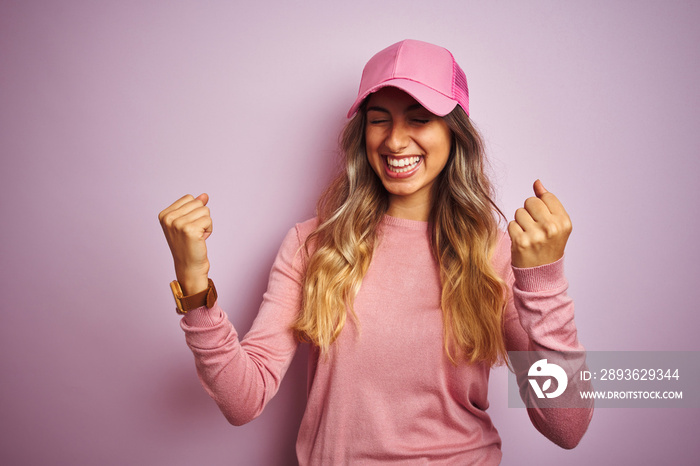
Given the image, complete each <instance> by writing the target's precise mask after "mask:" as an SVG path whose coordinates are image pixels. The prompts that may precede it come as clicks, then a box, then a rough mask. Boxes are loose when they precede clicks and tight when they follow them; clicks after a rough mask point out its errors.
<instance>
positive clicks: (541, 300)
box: [181, 216, 592, 465]
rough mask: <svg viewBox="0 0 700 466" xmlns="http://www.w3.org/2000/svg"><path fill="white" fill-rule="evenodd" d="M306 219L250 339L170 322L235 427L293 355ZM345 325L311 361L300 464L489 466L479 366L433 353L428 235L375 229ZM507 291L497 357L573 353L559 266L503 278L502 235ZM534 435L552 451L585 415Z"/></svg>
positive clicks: (388, 226)
mask: <svg viewBox="0 0 700 466" xmlns="http://www.w3.org/2000/svg"><path fill="white" fill-rule="evenodd" d="M315 225H316V221H315V220H310V221H307V222H305V223H302V224H298V225H296V227H295V228H293V229H291V230H290V231H289V233H288V234H287V236H286V238H285V239H284V241H283V243H282V246H281V248H280V250H279V253H278V255H277V258H276V259H275V262H274V264H273V266H272V271H271V272H270V281H269V285H268V290H267V292H266V293H265V295H264V296H263V303H262V306H261V308H260V312H259V314H258V316H257V318H256V320H255V322H254V323H253V327H252V328H251V330H250V331H249V332H248V333H247V334H246V336H245V337H244V338H243V340H241V341H240V342H239V338H238V334H237V332H236V330H235V329H234V328H233V325H232V324H231V323H230V321H229V320H228V319H227V317H226V315H225V313H224V312H223V311H222V310H221V309H220V308H219V307H218V304H217V305H215V306H214V307H213V308H212V309H206V308H204V307H202V308H199V309H197V310H194V311H192V312H190V313H189V314H188V315H187V316H186V317H184V318H183V320H182V323H181V325H182V328H183V329H184V331H185V335H186V339H187V344H188V345H189V347H190V348H191V350H192V352H193V353H194V356H195V360H196V366H197V371H198V374H199V377H200V380H201V382H202V384H203V386H204V388H205V389H206V390H207V392H208V393H209V394H210V395H211V396H212V398H213V399H214V400H215V401H216V403H217V404H218V406H219V407H220V409H221V411H222V412H223V414H224V415H225V416H226V418H227V419H228V420H229V421H230V422H231V423H232V424H235V425H241V424H245V423H247V422H249V421H251V420H252V419H254V418H255V417H257V416H258V415H259V414H260V413H261V412H262V410H263V408H264V407H265V405H266V404H267V402H268V401H270V399H271V398H272V397H273V396H274V395H275V393H276V392H277V389H278V387H279V384H280V382H281V380H282V378H283V377H284V374H285V372H286V370H287V368H288V367H289V364H290V362H291V360H292V357H293V355H294V352H295V350H296V348H297V343H296V342H295V340H294V338H293V335H292V332H291V331H290V325H291V323H292V321H293V319H294V318H295V316H296V314H297V312H298V311H299V307H300V287H301V283H302V277H303V275H304V270H305V267H306V263H305V256H304V254H303V253H301V252H299V247H300V245H302V244H303V242H304V239H305V238H306V237H307V235H308V234H309V233H310V232H311V231H313V228H314V227H315ZM381 229H382V230H381V233H380V242H379V244H378V246H377V248H376V249H375V253H374V257H373V259H372V263H371V265H370V268H369V270H368V272H367V275H366V276H365V278H364V280H363V283H362V288H361V289H360V291H359V293H358V295H357V298H356V300H355V311H356V313H357V316H358V318H359V322H360V325H359V328H358V327H357V326H355V325H354V324H353V323H352V320H351V319H348V323H347V324H346V325H345V328H344V329H343V331H342V333H341V335H340V337H339V338H338V340H337V341H336V343H335V344H334V346H333V347H332V351H331V354H330V357H329V358H328V359H327V360H324V359H323V358H320V359H319V358H318V357H316V355H315V353H313V352H312V356H311V358H310V361H309V369H310V370H309V383H308V400H307V406H306V411H305V413H304V417H303V420H302V423H301V426H300V429H299V435H298V438H297V457H298V460H299V463H300V464H302V465H305V464H318V465H321V464H323V465H326V464H348V463H360V464H375V463H377V464H379V463H387V462H406V464H424V463H428V462H429V463H430V464H484V465H493V464H498V463H499V462H500V459H501V450H500V445H501V440H500V437H499V435H498V432H497V431H496V429H495V428H494V426H493V424H492V422H491V419H490V417H489V415H488V414H487V413H486V409H487V408H488V406H489V402H488V397H487V395H488V393H487V391H488V378H489V367H487V366H486V365H482V364H479V365H470V364H461V365H459V366H456V367H455V366H454V365H452V364H451V363H450V361H449V360H448V359H447V358H446V356H445V354H444V349H443V328H442V314H441V310H440V291H441V287H440V279H439V272H438V268H437V264H436V262H435V260H434V258H433V256H432V254H431V249H430V234H429V229H428V224H427V223H425V222H418V221H412V220H404V219H398V218H393V217H388V216H387V217H386V218H385V220H384V222H383V224H382V226H381ZM493 263H494V265H495V268H496V270H497V271H498V272H499V274H501V276H502V277H503V278H504V279H505V280H506V281H507V283H508V284H509V285H510V286H512V290H513V293H512V296H513V299H511V300H510V302H509V303H508V307H507V311H506V312H507V314H506V323H505V332H506V342H507V348H508V350H509V351H511V350H513V351H526V350H534V349H551V350H557V351H581V350H583V347H582V346H581V345H580V343H579V342H578V340H577V337H576V327H575V325H574V321H573V316H574V308H573V302H572V300H571V299H570V298H569V297H568V296H567V294H566V289H567V282H566V279H565V278H564V275H563V264H562V261H558V262H556V263H554V264H549V265H546V266H542V267H536V268H532V269H516V268H513V267H511V265H510V241H509V237H508V235H507V234H502V237H501V239H500V242H499V245H498V248H497V251H496V253H495V254H494V257H493ZM528 414H529V415H530V418H531V420H532V423H533V424H534V425H535V427H536V428H537V429H538V430H539V431H541V432H542V433H543V434H544V435H546V436H547V437H548V438H550V439H551V440H552V441H554V442H555V443H557V444H559V445H561V446H563V447H564V448H572V447H574V446H575V445H576V444H577V443H578V441H579V440H580V439H581V437H582V436H583V434H584V432H585V431H586V428H587V427H588V423H589V421H590V418H591V415H592V408H591V409H528Z"/></svg>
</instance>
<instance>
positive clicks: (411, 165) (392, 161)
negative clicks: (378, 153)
mask: <svg viewBox="0 0 700 466" xmlns="http://www.w3.org/2000/svg"><path fill="white" fill-rule="evenodd" d="M422 159H423V157H420V156H410V157H391V156H384V163H385V165H386V168H387V171H388V172H390V173H395V174H402V173H408V172H411V171H413V170H415V169H416V168H418V165H420V163H421V160H422Z"/></svg>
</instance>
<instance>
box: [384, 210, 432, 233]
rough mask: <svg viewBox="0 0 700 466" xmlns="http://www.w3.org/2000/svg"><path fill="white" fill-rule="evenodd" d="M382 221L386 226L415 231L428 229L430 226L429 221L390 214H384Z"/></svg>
mask: <svg viewBox="0 0 700 466" xmlns="http://www.w3.org/2000/svg"><path fill="white" fill-rule="evenodd" d="M383 223H384V224H385V225H388V226H394V227H401V228H406V229H409V230H416V231H428V227H429V226H430V222H424V221H421V220H409V219H406V218H399V217H392V216H391V215H387V214H384V219H383Z"/></svg>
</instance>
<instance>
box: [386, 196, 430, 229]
mask: <svg viewBox="0 0 700 466" xmlns="http://www.w3.org/2000/svg"><path fill="white" fill-rule="evenodd" d="M431 204H432V203H431V201H430V199H429V198H422V199H410V198H407V197H404V196H394V195H390V196H389V209H388V210H387V212H386V213H387V214H388V215H390V216H392V217H396V218H403V219H406V220H419V221H421V222H427V221H428V219H429V218H430V207H431Z"/></svg>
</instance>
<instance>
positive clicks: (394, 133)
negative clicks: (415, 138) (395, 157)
mask: <svg viewBox="0 0 700 466" xmlns="http://www.w3.org/2000/svg"><path fill="white" fill-rule="evenodd" d="M409 143H410V136H409V132H408V128H406V125H405V124H404V123H403V122H402V121H396V122H395V123H394V124H392V125H391V129H390V130H389V134H387V137H386V139H385V140H384V145H385V146H386V148H387V149H389V150H390V151H391V152H393V153H395V154H398V153H400V152H401V151H402V150H404V149H405V148H406V147H408V144H409Z"/></svg>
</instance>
